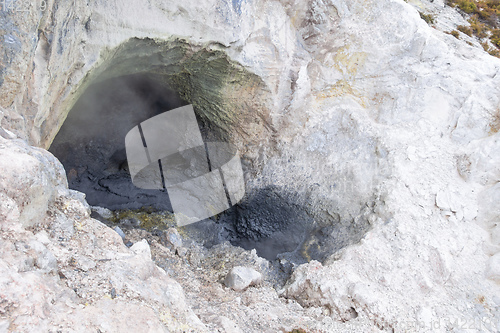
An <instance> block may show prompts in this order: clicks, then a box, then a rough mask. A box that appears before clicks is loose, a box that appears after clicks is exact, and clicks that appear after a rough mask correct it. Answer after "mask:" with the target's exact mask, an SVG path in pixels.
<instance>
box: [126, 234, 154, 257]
mask: <svg viewBox="0 0 500 333" xmlns="http://www.w3.org/2000/svg"><path fill="white" fill-rule="evenodd" d="M130 249H131V250H132V251H133V252H134V253H135V254H137V255H140V256H144V257H145V258H147V259H148V260H151V249H150V248H149V244H148V241H147V240H145V239H143V240H141V241H140V242H137V243H135V244H134V245H132V246H131V247H130Z"/></svg>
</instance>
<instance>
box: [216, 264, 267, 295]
mask: <svg viewBox="0 0 500 333" xmlns="http://www.w3.org/2000/svg"><path fill="white" fill-rule="evenodd" d="M261 281H262V274H260V273H259V272H257V271H256V270H255V269H253V268H251V267H243V266H236V267H233V269H231V271H230V272H229V273H228V274H227V276H226V279H225V280H224V284H225V285H226V287H228V288H232V289H234V290H236V291H242V290H244V289H246V288H247V287H249V286H253V285H256V284H259V283H260V282H261Z"/></svg>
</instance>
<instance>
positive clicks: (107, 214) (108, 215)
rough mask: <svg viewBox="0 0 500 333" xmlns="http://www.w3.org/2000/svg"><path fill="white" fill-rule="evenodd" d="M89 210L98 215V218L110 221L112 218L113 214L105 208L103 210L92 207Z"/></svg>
mask: <svg viewBox="0 0 500 333" xmlns="http://www.w3.org/2000/svg"><path fill="white" fill-rule="evenodd" d="M90 209H91V210H92V211H93V212H96V213H97V214H99V215H100V216H102V217H104V218H105V219H110V218H112V217H113V215H114V214H113V212H112V211H111V210H109V209H107V208H104V207H99V206H92V207H90Z"/></svg>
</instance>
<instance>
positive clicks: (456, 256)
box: [0, 0, 500, 332]
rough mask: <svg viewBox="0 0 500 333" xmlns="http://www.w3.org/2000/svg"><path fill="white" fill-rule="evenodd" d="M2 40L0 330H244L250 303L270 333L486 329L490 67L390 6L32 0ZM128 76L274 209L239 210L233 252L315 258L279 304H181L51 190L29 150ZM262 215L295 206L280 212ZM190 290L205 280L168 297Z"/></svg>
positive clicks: (4, 22) (490, 302)
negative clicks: (288, 247) (99, 90)
mask: <svg viewBox="0 0 500 333" xmlns="http://www.w3.org/2000/svg"><path fill="white" fill-rule="evenodd" d="M413 3H414V4H415V5H416V6H417V7H419V8H428V9H429V10H432V11H435V12H440V11H442V15H441V17H442V21H441V22H438V27H446V26H447V25H450V24H455V23H454V22H457V23H460V22H459V20H458V19H456V16H453V15H456V14H455V13H454V12H452V11H451V12H450V9H448V8H445V7H444V4H443V2H442V1H438V0H436V1H434V2H432V3H431V2H428V1H413ZM0 30H2V33H3V35H4V39H3V41H2V42H1V45H2V54H3V60H2V64H1V66H2V67H1V70H0V85H1V98H0V106H1V109H0V125H1V126H0V127H1V131H0V226H1V243H0V245H1V247H2V253H3V255H2V258H1V260H0V264H1V265H2V267H3V268H2V270H1V271H2V273H1V274H0V283H1V287H0V288H1V295H2V301H1V303H0V306H1V311H0V314H1V318H2V319H1V320H2V322H1V323H0V327H2V328H10V329H11V330H17V331H32V330H33V327H37V328H39V329H41V330H47V331H48V330H56V329H58V328H59V327H60V328H61V330H63V331H64V330H71V329H74V330H76V331H78V330H80V328H83V327H86V328H88V327H91V328H92V329H94V330H97V329H99V330H101V331H124V330H125V331H126V330H131V328H132V329H135V328H137V329H139V327H140V328H144V327H149V330H151V331H162V330H164V329H165V327H166V329H167V330H169V331H183V330H184V331H185V330H189V329H191V330H193V331H196V332H198V331H204V330H208V331H214V329H213V328H214V327H216V329H219V330H223V329H225V330H230V329H234V330H237V328H238V327H239V328H241V330H242V331H247V328H249V327H253V326H251V324H250V323H249V322H250V318H252V317H258V314H265V313H266V308H265V305H263V304H264V303H263V302H259V297H261V298H260V299H262V300H264V299H266V300H274V301H273V302H275V303H273V304H275V305H276V309H279V310H276V312H273V313H271V315H270V316H269V323H272V325H271V324H269V325H271V326H269V327H272V329H274V331H277V330H280V329H281V330H291V329H294V328H299V326H300V325H299V323H300V322H301V320H299V318H301V316H307V318H309V319H308V320H307V321H306V323H307V327H304V329H307V328H311V329H317V330H323V331H327V332H334V331H336V330H339V331H342V330H344V331H345V328H346V326H345V325H347V324H350V325H358V326H357V327H360V329H359V330H360V331H363V330H365V331H367V330H368V329H369V328H367V327H377V328H378V329H382V330H391V329H392V330H395V331H404V330H409V331H412V330H415V327H418V329H417V330H419V331H426V330H427V331H434V332H436V331H438V332H439V331H442V332H444V331H451V330H460V325H461V324H463V323H464V322H465V323H467V324H468V326H470V325H472V326H473V328H474V329H476V331H488V330H489V331H493V332H494V331H498V330H499V329H500V327H498V323H499V322H500V318H499V316H500V299H499V297H498V295H499V294H500V286H499V285H498V276H499V269H498V267H499V264H498V253H500V224H499V222H500V211H499V205H498V201H499V200H500V167H499V156H500V139H499V138H500V136H499V135H500V134H499V129H500V60H499V59H495V58H493V57H491V56H489V55H488V54H486V53H485V52H483V51H482V50H481V49H479V48H477V47H474V45H472V46H471V45H468V44H467V43H465V42H464V41H460V40H457V39H456V38H454V37H452V36H450V35H447V34H444V33H442V32H440V31H438V30H436V29H433V28H431V27H429V26H428V25H427V24H426V23H425V22H424V21H423V20H421V19H420V17H419V14H418V12H417V11H416V10H415V9H414V7H412V6H411V5H410V4H407V3H405V2H404V1H400V0H377V1H375V0H368V1H361V0H329V1H326V0H325V1H324V0H314V1H286V0H283V1H272V2H269V1H245V2H243V1H233V2H221V1H216V0H206V1H201V2H186V1H177V0H174V1H169V2H168V4H167V3H162V2H154V1H148V0H142V1H139V2H138V1H121V2H120V3H115V2H109V1H106V2H103V1H87V2H67V1H66V2H63V1H48V2H47V8H43V10H42V8H38V7H36V6H31V7H30V8H29V10H28V11H26V12H24V13H23V15H21V14H19V13H16V12H14V11H10V12H9V11H2V13H1V15H0ZM443 30H445V28H443ZM471 43H472V44H474V42H471ZM135 73H146V74H148V75H152V76H154V77H155V78H156V79H157V80H160V81H161V82H163V83H164V84H167V85H169V86H170V87H171V88H172V89H174V90H175V91H177V92H178V93H179V94H180V96H181V97H182V98H183V99H184V100H185V101H187V102H189V103H191V104H193V105H194V106H195V109H196V112H197V115H198V116H199V117H200V119H202V121H203V122H204V124H205V126H206V128H207V129H209V132H210V135H213V136H214V137H217V138H223V139H225V140H227V141H232V142H234V143H235V144H236V145H237V146H238V148H239V149H240V151H241V156H242V158H243V164H244V167H245V174H246V187H247V193H248V197H247V199H248V201H247V203H251V202H252V200H253V201H254V202H256V203H257V205H259V204H260V203H262V202H266V199H265V198H266V197H269V198H271V199H272V200H273V202H275V204H274V205H270V207H269V208H268V209H266V214H267V215H266V216H268V218H267V219H266V220H268V221H267V223H268V224H266V223H263V222H262V221H261V219H260V215H259V214H256V212H258V209H256V208H255V206H251V205H249V206H247V207H245V205H242V207H243V208H245V209H241V210H240V211H239V212H236V213H235V214H236V216H237V218H236V219H235V228H240V229H241V230H244V232H245V233H247V234H248V235H255V239H253V240H252V239H251V237H249V238H248V239H250V240H251V241H253V243H252V242H250V243H249V244H247V245H248V246H249V247H251V246H255V245H256V244H258V243H259V241H262V240H264V241H268V240H271V241H272V240H273V239H275V240H276V239H278V241H276V244H273V245H272V246H269V247H268V248H270V249H273V250H274V249H276V248H278V247H279V245H281V244H280V242H281V241H282V240H283V239H292V241H293V242H295V243H296V244H297V248H295V250H296V251H297V252H300V253H301V254H302V256H303V257H304V258H306V259H321V260H322V261H323V263H322V264H320V263H319V262H317V261H314V260H313V261H311V262H309V263H307V264H304V265H301V266H299V267H298V268H296V269H295V271H294V273H293V276H292V278H291V280H290V281H289V282H288V283H287V284H286V285H285V286H284V288H282V290H281V295H282V296H283V297H286V298H288V299H289V300H288V301H289V302H291V303H290V304H288V303H287V304H286V305H285V304H284V303H283V302H284V301H282V300H279V299H278V297H277V294H276V293H275V292H274V291H273V290H272V289H265V288H263V289H262V290H260V291H259V292H260V293H261V294H258V293H257V294H252V292H254V291H253V290H251V289H253V288H249V289H248V290H247V291H245V293H246V294H245V295H246V296H245V297H247V298H246V299H243V301H242V299H240V301H239V302H238V300H237V299H236V298H234V299H231V300H229V301H227V302H226V301H225V300H224V297H225V296H227V295H229V294H226V293H225V291H222V292H220V290H218V289H217V288H216V287H214V288H213V289H210V293H212V294H211V295H212V296H213V297H212V298H215V299H218V300H219V303H220V304H219V303H217V302H215V304H212V303H210V299H212V298H211V297H208V296H207V297H206V298H204V301H203V302H205V303H202V304H203V305H207V306H209V307H218V308H217V309H219V310H220V309H223V308H224V307H225V306H226V305H227V306H229V303H230V302H234V304H235V306H236V307H237V309H238V311H237V312H236V313H233V314H231V311H229V310H227V309H226V310H225V311H226V312H224V313H223V314H222V312H221V313H220V314H221V315H220V316H219V315H215V314H214V313H211V312H210V311H208V310H206V309H200V308H196V309H195V308H193V309H191V308H190V304H194V303H193V302H195V301H194V299H195V297H191V296H190V297H189V299H186V298H184V296H183V292H182V288H181V287H180V286H179V284H178V283H177V282H175V281H174V280H173V279H171V278H169V277H168V276H166V275H165V274H164V273H163V272H162V271H161V270H160V269H159V268H158V267H157V266H155V264H154V263H153V261H152V260H151V257H150V255H149V253H150V252H149V251H148V248H147V244H145V243H144V242H143V243H138V244H136V245H134V246H135V247H133V248H131V249H128V248H127V247H125V246H124V245H123V241H122V240H121V238H120V236H119V235H118V234H117V233H115V232H114V231H112V230H111V229H109V228H107V227H106V226H104V225H103V224H101V223H99V222H98V221H96V220H93V219H91V218H90V217H89V208H88V205H87V204H86V202H85V200H84V199H83V196H82V195H80V194H78V192H75V191H71V190H68V189H67V181H66V178H65V176H64V171H63V169H62V167H61V165H60V164H59V162H58V161H57V160H56V159H55V158H54V157H53V156H52V155H50V154H49V153H47V152H46V151H45V150H44V148H45V149H47V148H48V147H49V146H50V144H51V142H52V140H53V139H54V137H55V136H56V134H57V132H58V130H59V128H60V127H61V125H62V124H63V122H64V120H65V118H66V116H67V115H68V112H69V111H70V109H71V107H72V106H73V104H74V103H75V102H76V100H77V99H78V97H80V96H81V95H82V94H83V92H84V91H85V90H86V89H87V88H88V87H89V85H90V84H92V83H95V82H98V81H101V82H104V81H105V80H106V79H110V78H113V77H118V76H122V75H128V74H135ZM26 142H28V143H29V145H28V144H26ZM266 191H267V192H266ZM270 201H271V200H270ZM282 207H292V208H293V209H296V210H297V211H300V212H301V214H305V215H303V216H302V215H300V214H293V216H291V217H290V219H289V220H286V221H283V219H281V218H280V215H281V214H280V213H279V212H280V210H281V209H282ZM295 230H297V232H295ZM297 233H298V235H297ZM279 234H281V235H282V236H281V238H275V237H274V236H275V235H279ZM138 241H139V240H138ZM136 243H137V242H136ZM134 250H135V251H134ZM200 251H201V250H200ZM333 252H336V253H335V255H333V256H329V254H331V253H333ZM165 267H168V265H167V266H165ZM183 269H184V268H183ZM181 271H182V270H181ZM191 272H192V274H193V275H192V276H193V278H194V276H197V275H195V274H198V273H195V272H196V270H193V271H191ZM198 278H199V280H198ZM205 278H206V279H208V283H209V284H214V285H218V284H217V283H219V282H218V278H219V276H212V275H209V276H208V277H207V276H204V277H203V278H202V277H200V276H198V277H197V278H196V279H195V280H194V281H197V282H196V283H199V285H196V283H195V282H193V284H192V285H189V284H185V285H183V287H184V288H191V289H190V290H189V293H190V295H194V294H196V292H199V290H201V287H200V286H201V285H202V282H200V281H203V283H205V281H207V280H205ZM256 289H257V288H256ZM186 290H187V289H186ZM228 292H229V291H228ZM249 299H251V300H253V302H249V303H245V301H247V300H249ZM189 302H190V304H188V303H189ZM221 304H222V305H221ZM245 304H252V305H249V306H246V305H245ZM299 304H300V305H299ZM291 309H294V310H291ZM220 311H223V310H220ZM280 311H281V312H280ZM287 311H291V312H289V313H290V314H291V316H290V317H286V318H287V319H286V323H284V322H281V321H280V320H278V319H276V318H281V317H283V318H285V313H287ZM103 314H105V315H103ZM125 314H126V315H125ZM197 315H198V316H199V317H200V318H203V320H201V319H199V317H197ZM272 316H274V317H272ZM286 316H288V315H286ZM123 318H126V319H125V320H124V319H123ZM262 318H265V316H263V317H262ZM260 320H261V319H259V323H260V324H259V325H262V326H259V327H265V324H264V323H263V322H261V321H260ZM262 320H264V319H262ZM341 321H342V322H345V323H347V324H340V323H341ZM314 322H316V323H320V324H318V325H320V326H314V325H315V324H314ZM234 324H236V326H235V325H234ZM120 325H122V326H120ZM134 325H136V326H135V327H134ZM207 325H208V327H210V328H209V329H207ZM328 325H330V326H328ZM417 325H418V326H417ZM125 326H126V328H125ZM235 327H236V328H235Z"/></svg>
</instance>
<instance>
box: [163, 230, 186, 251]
mask: <svg viewBox="0 0 500 333" xmlns="http://www.w3.org/2000/svg"><path fill="white" fill-rule="evenodd" d="M161 239H162V240H163V242H164V245H165V246H167V247H169V248H170V249H172V250H174V251H175V250H177V249H179V248H181V247H182V238H181V235H179V232H178V231H177V229H176V228H168V229H167V230H165V231H164V232H163V234H162V237H161Z"/></svg>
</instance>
